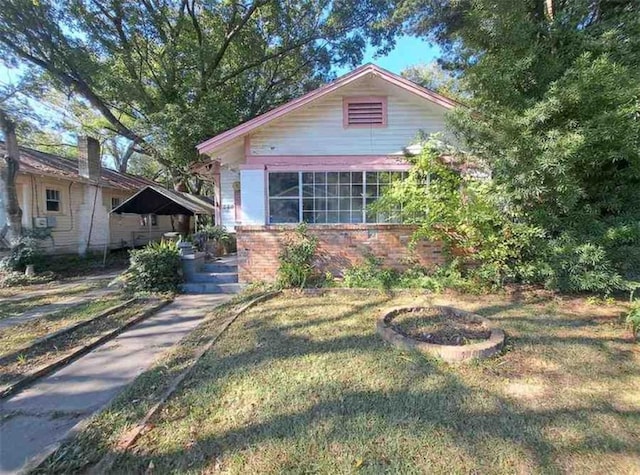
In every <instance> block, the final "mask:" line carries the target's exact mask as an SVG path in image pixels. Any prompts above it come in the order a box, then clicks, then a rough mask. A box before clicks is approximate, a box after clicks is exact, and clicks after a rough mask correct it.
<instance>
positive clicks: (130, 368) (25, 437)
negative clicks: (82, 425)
mask: <svg viewBox="0 0 640 475" xmlns="http://www.w3.org/2000/svg"><path fill="white" fill-rule="evenodd" d="M229 298H230V296H228V295H182V296H179V297H177V298H176V300H175V301H174V302H173V303H172V304H170V305H168V306H167V307H165V308H164V309H162V310H161V311H160V312H158V313H157V314H155V315H153V316H151V317H150V318H149V319H147V320H145V321H143V322H141V323H139V324H138V325H135V326H134V327H132V328H131V329H130V330H128V331H126V332H124V333H122V334H121V335H119V336H118V337H116V338H115V339H113V340H111V341H110V342H108V343H106V344H105V345H103V346H101V347H99V348H96V349H95V350H93V351H92V352H90V353H88V354H87V355H86V356H84V357H82V358H80V359H79V360H77V361H74V362H73V363H71V364H70V365H69V366H66V367H65V368H62V369H61V370H60V371H58V372H56V373H54V374H52V375H50V376H48V377H46V378H43V379H42V380H40V382H38V383H36V384H34V385H33V386H32V387H30V388H28V389H25V390H24V391H23V392H21V393H19V394H17V395H15V396H13V397H12V398H10V399H8V400H6V401H3V402H1V403H0V415H2V417H3V419H2V420H1V421H0V474H7V473H15V472H18V471H19V470H20V469H21V468H22V467H23V466H24V465H25V464H26V463H27V462H28V461H29V460H31V459H32V458H34V457H38V456H40V455H41V454H42V453H43V452H44V451H46V450H47V449H48V448H50V447H52V446H55V445H56V444H57V443H58V442H60V440H62V439H63V438H64V436H65V435H66V434H67V432H68V431H69V430H70V429H71V428H72V427H73V426H74V425H76V424H77V423H78V422H80V421H82V420H83V419H85V418H87V417H89V416H90V415H91V414H93V413H94V412H95V411H97V410H98V409H100V408H102V407H104V406H105V405H106V404H108V403H109V402H110V401H111V400H112V399H113V398H114V397H115V396H116V395H117V394H118V393H119V392H120V391H121V390H122V389H123V388H124V387H125V386H127V385H128V384H130V383H131V382H132V381H133V380H134V379H135V378H136V377H137V376H138V375H139V374H141V373H142V372H144V371H145V370H146V369H147V368H148V367H149V366H151V365H152V364H153V362H154V361H155V360H156V359H157V358H158V357H159V356H160V355H161V354H162V353H163V352H164V351H165V350H167V349H168V348H169V347H171V346H173V345H174V344H175V343H177V342H178V341H179V340H180V339H182V338H183V337H184V336H186V335H188V334H189V333H190V332H191V331H192V330H193V329H194V328H195V327H196V326H197V325H198V324H199V323H200V322H201V321H202V319H203V318H204V316H205V314H206V313H207V312H208V311H210V310H211V309H212V308H213V307H216V306H218V305H220V304H221V303H223V302H225V301H227V300H228V299H229Z"/></svg>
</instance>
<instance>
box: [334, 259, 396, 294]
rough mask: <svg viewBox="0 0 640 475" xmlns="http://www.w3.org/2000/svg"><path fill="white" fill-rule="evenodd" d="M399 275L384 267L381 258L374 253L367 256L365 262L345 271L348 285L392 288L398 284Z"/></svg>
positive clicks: (344, 277) (346, 284) (344, 274)
mask: <svg viewBox="0 0 640 475" xmlns="http://www.w3.org/2000/svg"><path fill="white" fill-rule="evenodd" d="M398 277H399V276H398V273H397V272H396V271H394V270H393V269H385V268H383V267H382V266H381V263H380V260H379V259H378V258H377V257H375V256H373V255H367V256H365V260H364V263H362V264H361V265H357V266H353V267H350V268H349V269H346V270H345V271H344V272H343V279H344V285H345V286H346V287H363V288H372V289H390V288H391V287H394V286H396V285H397V281H398Z"/></svg>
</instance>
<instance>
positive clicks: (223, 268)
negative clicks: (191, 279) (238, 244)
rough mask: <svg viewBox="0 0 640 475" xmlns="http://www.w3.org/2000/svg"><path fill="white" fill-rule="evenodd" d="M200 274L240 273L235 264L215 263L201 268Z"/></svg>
mask: <svg viewBox="0 0 640 475" xmlns="http://www.w3.org/2000/svg"><path fill="white" fill-rule="evenodd" d="M200 272H211V273H216V274H227V273H229V272H235V273H238V266H237V264H235V263H228V264H224V263H214V262H211V263H209V264H204V265H203V266H202V267H201V268H200Z"/></svg>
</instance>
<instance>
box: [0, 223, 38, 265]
mask: <svg viewBox="0 0 640 475" xmlns="http://www.w3.org/2000/svg"><path fill="white" fill-rule="evenodd" d="M43 260H44V253H43V252H42V249H41V248H40V238H39V237H37V236H36V235H33V234H31V233H30V232H28V231H27V232H26V233H25V235H24V236H21V237H20V238H18V240H17V241H16V242H14V243H13V245H12V247H11V251H10V252H9V255H8V256H6V257H5V258H3V259H2V262H1V267H2V268H4V269H7V270H9V271H24V270H25V268H26V267H27V266H28V265H34V266H36V267H38V268H40V267H41V264H42V262H43Z"/></svg>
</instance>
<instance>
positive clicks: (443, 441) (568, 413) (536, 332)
mask: <svg viewBox="0 0 640 475" xmlns="http://www.w3.org/2000/svg"><path fill="white" fill-rule="evenodd" d="M423 302H424V303H429V302H432V303H436V304H441V305H454V306H458V307H460V308H464V309H467V310H475V311H477V312H478V313H480V314H482V315H483V316H485V317H488V318H490V319H491V320H493V321H495V322H498V323H499V325H500V326H501V327H502V328H503V329H504V330H505V331H506V333H507V338H508V345H507V351H506V352H505V353H504V354H503V355H502V356H500V357H498V358H495V359H492V360H489V361H485V362H481V363H472V364H468V365H462V366H452V365H447V364H444V363H442V362H439V361H436V360H433V359H429V358H426V357H424V356H421V355H419V354H415V353H405V352H401V351H399V350H396V349H393V348H391V347H390V346H388V345H387V344H385V343H384V342H382V340H381V339H380V338H379V337H378V336H377V335H376V333H375V331H374V322H375V318H376V317H377V316H378V314H379V312H380V311H381V310H382V309H383V308H385V307H388V306H397V305H403V304H407V305H415V304H419V303H423ZM620 311H621V309H620V308H618V307H612V306H605V305H601V306H592V305H587V304H585V303H584V301H580V300H577V299H575V300H572V299H563V300H560V299H557V298H555V299H554V298H539V299H535V298H534V299H529V300H523V299H522V298H519V299H515V298H509V297H503V296H485V297H479V298H478V297H471V296H465V297H447V296H437V297H434V298H429V297H425V296H421V295H419V294H407V293H405V294H397V295H385V294H382V293H375V292H372V293H366V292H362V293H342V292H341V291H330V292H328V293H327V294H325V295H318V296H301V295H297V294H291V293H288V294H285V295H283V296H281V297H278V298H276V299H274V300H271V301H268V302H266V303H264V304H261V305H259V306H258V307H256V308H254V309H253V310H251V311H249V312H248V313H247V314H244V315H242V316H241V317H240V318H239V320H238V321H237V322H236V323H235V324H234V325H232V326H231V327H230V329H229V331H228V332H227V333H226V334H225V335H224V336H223V337H222V338H221V340H220V341H219V342H218V343H217V344H216V345H215V346H214V347H213V349H212V350H211V351H210V352H209V353H207V354H206V355H205V357H204V358H203V359H202V360H201V361H200V362H199V364H198V365H197V367H196V371H195V372H194V374H192V376H191V377H190V378H188V379H187V381H186V382H185V384H184V385H183V386H182V388H181V390H179V391H178V393H177V394H176V395H175V396H174V397H173V398H172V399H171V400H170V401H169V403H168V404H167V406H166V407H165V408H164V409H163V410H162V412H161V414H160V416H159V417H158V418H157V419H156V420H155V421H153V425H152V428H151V429H150V430H149V431H148V432H146V433H145V434H144V435H143V437H142V438H141V439H140V440H139V441H138V442H137V444H136V446H135V447H134V448H133V449H132V450H130V451H129V452H127V453H125V454H124V455H122V456H120V457H119V458H118V459H117V461H116V464H115V466H114V468H113V471H114V472H117V473H132V472H136V473H142V472H145V471H149V473H166V472H174V473H185V472H186V473H200V472H205V473H211V472H215V471H222V472H230V473H277V472H283V471H284V472H287V471H290V472H295V473H307V472H320V473H351V472H354V471H360V472H362V473H380V472H389V473H418V472H429V473H434V472H435V473H532V472H533V473H538V472H547V473H548V472H567V473H632V472H635V473H637V472H638V471H640V370H639V368H640V366H639V364H638V363H640V351H639V349H638V345H635V344H633V343H631V342H630V339H629V334H628V331H627V330H626V329H625V328H624V327H623V326H622V325H621V324H620V323H619V318H618V317H619V314H620ZM210 331H213V329H212V330H210ZM141 381H142V382H138V383H136V384H143V383H144V384H147V385H148V384H149V381H148V379H147V380H145V379H144V378H142V380H141ZM155 386H156V384H154V386H153V387H152V388H151V389H155ZM136 391H137V390H136V388H135V385H134V387H133V388H132V389H131V390H130V391H129V392H128V394H125V395H124V396H123V398H121V399H120V400H119V401H118V402H117V403H116V404H115V405H114V406H113V407H112V408H111V409H110V410H108V411H106V412H105V413H103V414H102V415H101V416H100V417H98V419H96V421H94V423H93V424H92V425H91V426H90V428H89V431H88V432H87V433H85V434H84V435H83V436H81V439H79V442H77V443H75V445H74V444H70V445H68V446H67V447H66V448H65V449H64V450H62V451H60V452H59V453H57V454H54V456H53V457H52V459H51V462H50V463H49V464H48V465H46V466H45V469H46V470H56V469H57V470H63V471H64V470H69V469H73V468H75V469H79V468H81V467H82V464H83V463H84V464H86V463H87V462H93V463H95V461H97V460H98V459H99V456H100V455H102V454H104V453H105V452H106V451H108V450H110V449H111V448H112V447H113V444H114V443H115V441H116V440H117V436H118V435H119V432H117V431H116V432H113V428H114V427H122V425H123V421H124V420H125V419H126V418H127V417H130V416H131V411H134V410H137V409H135V408H133V407H132V404H130V402H132V401H140V398H141V397H140V391H137V393H136ZM127 398H129V399H128V400H127ZM134 398H135V399H134ZM133 406H135V404H134V405H133ZM127 411H129V413H128V412H127ZM130 422H131V420H130ZM78 461H81V463H80V465H78V463H79V462H78ZM74 464H75V465H74ZM84 468H86V465H85V466H84Z"/></svg>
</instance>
